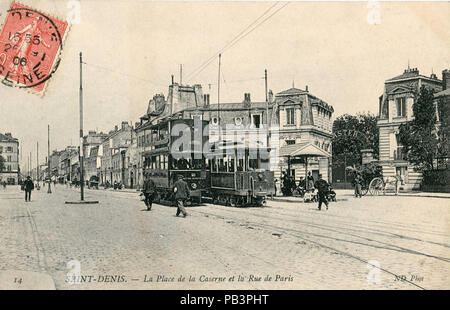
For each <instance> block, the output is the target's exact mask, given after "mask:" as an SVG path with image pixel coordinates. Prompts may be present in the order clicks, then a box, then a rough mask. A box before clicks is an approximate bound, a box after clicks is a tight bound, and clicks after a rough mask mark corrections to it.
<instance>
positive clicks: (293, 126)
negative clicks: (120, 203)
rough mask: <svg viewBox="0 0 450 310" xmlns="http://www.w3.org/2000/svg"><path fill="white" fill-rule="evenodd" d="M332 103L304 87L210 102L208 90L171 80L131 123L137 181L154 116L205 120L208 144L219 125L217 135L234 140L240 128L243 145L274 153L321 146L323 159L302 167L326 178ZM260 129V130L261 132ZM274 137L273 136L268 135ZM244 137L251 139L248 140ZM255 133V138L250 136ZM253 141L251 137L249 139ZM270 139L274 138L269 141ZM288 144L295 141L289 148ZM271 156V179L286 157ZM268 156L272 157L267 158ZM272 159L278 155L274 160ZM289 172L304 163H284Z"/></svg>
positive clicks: (297, 171)
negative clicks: (229, 130) (260, 99)
mask: <svg viewBox="0 0 450 310" xmlns="http://www.w3.org/2000/svg"><path fill="white" fill-rule="evenodd" d="M333 111H334V110H333V107H332V106H330V105H328V104H327V103H325V102H324V101H323V100H321V99H319V98H318V97H316V96H314V95H312V94H311V93H309V91H308V89H307V88H306V90H300V89H297V88H291V89H288V90H286V91H283V92H280V93H278V94H276V95H275V98H274V96H273V94H272V91H269V93H268V100H267V102H266V101H263V102H255V101H252V100H251V94H250V93H245V94H244V98H243V101H241V102H235V103H220V104H218V103H211V102H210V100H209V94H203V91H202V87H201V85H194V86H187V85H179V84H177V83H173V84H172V85H170V86H169V92H168V98H167V100H166V99H165V97H164V95H161V94H158V95H155V96H154V97H153V99H152V100H150V102H149V104H148V108H147V112H146V114H145V115H143V116H142V117H141V118H140V122H139V123H138V124H137V125H136V136H137V152H138V154H139V155H138V164H137V171H138V181H139V184H140V185H141V184H142V183H143V178H142V166H143V158H144V156H145V154H146V152H149V149H148V141H150V136H151V135H152V134H153V133H151V132H150V130H149V129H148V127H149V126H150V125H151V124H154V123H156V122H157V121H158V120H162V119H165V118H167V117H169V116H170V117H175V118H195V117H198V118H200V119H202V120H206V121H209V122H210V127H209V129H210V131H209V137H210V141H211V142H213V141H215V140H217V139H218V133H219V128H221V130H222V131H221V139H223V140H227V139H235V138H234V137H231V136H235V135H236V132H239V131H240V130H241V132H245V134H246V136H245V137H244V138H243V139H245V140H251V141H247V142H248V143H257V144H258V145H265V146H267V145H268V146H269V147H270V148H271V149H272V152H274V154H278V152H279V150H281V148H283V147H284V146H286V145H290V149H292V150H295V149H298V148H301V147H304V146H305V144H306V146H309V145H312V147H313V148H317V149H321V150H323V152H322V153H323V154H326V156H327V158H324V159H321V160H314V159H313V160H311V161H309V162H308V167H309V169H308V171H312V172H313V174H314V175H315V176H316V177H317V176H318V174H319V173H322V174H323V176H324V177H325V178H328V176H329V172H328V171H329V166H330V159H331V158H330V156H331V154H330V153H331V137H332V135H331V129H332V120H331V118H332V114H333ZM230 125H231V127H233V131H232V133H231V134H229V133H227V132H226V129H227V126H230ZM261 133H264V134H263V135H262V134H261ZM274 136H276V137H277V139H276V140H275V139H272V137H274ZM248 137H251V138H250V139H249V138H248ZM255 137H256V139H255ZM255 140H256V141H255ZM274 141H275V142H274ZM292 145H295V146H294V147H292ZM274 158H275V156H272V155H271V163H272V165H271V169H272V170H274V171H275V177H279V176H280V174H281V170H285V169H287V167H288V164H287V162H286V160H284V159H283V158H280V160H279V161H278V160H275V159H274ZM272 159H274V160H273V161H272ZM277 159H278V158H277ZM290 168H291V171H290V173H291V174H292V175H297V176H298V175H302V173H303V174H304V172H305V168H304V163H302V162H300V161H297V162H295V161H294V162H293V163H292V165H291V166H290Z"/></svg>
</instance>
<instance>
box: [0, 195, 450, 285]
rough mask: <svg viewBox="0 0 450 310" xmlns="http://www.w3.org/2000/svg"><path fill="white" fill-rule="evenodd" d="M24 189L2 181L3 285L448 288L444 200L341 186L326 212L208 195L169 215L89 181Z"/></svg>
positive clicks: (449, 211)
mask: <svg viewBox="0 0 450 310" xmlns="http://www.w3.org/2000/svg"><path fill="white" fill-rule="evenodd" d="M22 196H23V192H21V191H20V190H19V189H18V188H17V187H8V189H7V190H6V191H3V190H2V189H0V235H1V237H0V238H1V240H2V242H1V244H0V282H1V281H3V287H4V286H5V283H6V282H8V284H11V283H10V282H14V281H16V282H17V281H18V282H20V283H14V284H13V285H12V287H13V288H22V287H30V286H31V287H36V286H39V285H41V286H44V284H45V283H47V282H46V281H48V279H50V280H53V281H54V285H55V286H56V288H57V289H129V288H130V289H179V288H189V289H449V288H450V282H449V280H448V279H449V278H450V251H449V248H450V225H449V223H450V208H449V205H448V199H439V198H422V197H394V196H386V197H363V198H362V199H355V198H352V197H346V200H345V201H338V202H337V203H332V204H331V206H330V209H329V210H328V211H326V210H322V211H318V210H317V209H316V205H315V204H305V203H299V202H285V201H269V202H268V206H267V207H265V208H245V209H237V208H229V207H225V206H215V205H209V204H205V205H204V206H200V207H192V208H188V212H189V214H190V216H188V217H187V218H181V217H180V218H177V217H175V216H174V215H175V208H172V207H168V206H160V205H155V206H154V208H153V210H152V211H151V212H147V211H145V208H144V204H143V203H142V202H141V201H140V200H139V197H138V195H137V194H136V193H130V192H113V191H105V190H88V191H87V192H86V199H87V200H99V201H100V203H99V204H94V205H66V204H64V202H65V201H67V200H76V199H77V198H78V196H79V193H78V192H77V191H76V190H75V189H68V188H65V187H64V186H57V187H56V189H54V190H53V193H52V194H47V193H46V190H41V191H34V192H33V194H32V202H31V203H25V202H24V201H23V197H22ZM27 272H35V273H34V274H27ZM36 273H38V274H36ZM39 275H47V278H45V277H44V276H43V277H42V278H41V279H42V280H39ZM68 275H69V277H68ZM80 275H81V276H82V277H79V276H80ZM180 277H181V279H179V278H180ZM183 277H184V280H183V279H182V278H183ZM20 279H22V280H21V281H20ZM68 279H70V280H72V279H75V280H77V281H78V283H76V284H71V283H70V281H68ZM179 280H183V281H179ZM190 280H191V281H190ZM240 280H243V281H240ZM79 282H81V283H79ZM1 285H2V283H0V287H1ZM44 287H47V286H44Z"/></svg>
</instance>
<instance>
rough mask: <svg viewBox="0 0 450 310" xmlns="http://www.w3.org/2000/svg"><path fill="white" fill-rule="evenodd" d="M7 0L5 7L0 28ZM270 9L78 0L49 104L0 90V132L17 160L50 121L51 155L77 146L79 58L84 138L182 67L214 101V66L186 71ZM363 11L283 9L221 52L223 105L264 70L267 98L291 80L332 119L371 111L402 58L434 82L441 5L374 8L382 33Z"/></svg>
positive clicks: (137, 109) (257, 94) (49, 8)
mask: <svg viewBox="0 0 450 310" xmlns="http://www.w3.org/2000/svg"><path fill="white" fill-rule="evenodd" d="M7 2H9V0H8V1H6V0H5V1H4V0H2V1H1V3H0V13H1V15H0V20H3V18H4V16H5V12H6V10H7V8H8V7H9V3H7ZM20 2H21V3H23V4H26V5H29V6H31V7H33V8H35V9H38V10H41V11H43V12H45V13H48V12H50V13H51V14H53V15H59V16H62V17H65V16H66V15H67V13H68V12H69V9H68V8H67V3H68V2H69V1H68V0H60V1H59V0H41V1H40V0H21V1H20ZM272 5H273V3H272V2H232V3H221V2H214V3H212V2H187V3H181V2H169V3H162V2H149V1H111V0H108V1H97V0H88V1H86V0H82V1H81V23H80V24H75V25H72V27H71V29H70V32H69V34H68V36H67V38H66V41H65V45H64V50H63V56H62V58H63V59H62V62H61V65H60V67H59V68H58V71H57V72H56V73H55V75H54V76H53V77H52V78H51V80H50V81H49V85H48V87H47V91H46V94H45V96H44V97H42V98H41V97H38V96H36V95H32V94H29V93H27V92H25V91H23V90H20V89H12V88H10V87H6V86H3V85H1V84H0V132H2V133H5V132H11V133H12V134H13V136H14V137H17V138H19V139H20V142H21V144H22V148H23V154H22V162H23V163H25V162H26V160H27V158H28V156H29V154H30V152H32V158H33V165H34V164H35V162H36V142H37V141H39V145H40V151H39V152H40V161H41V162H43V160H44V159H45V156H46V153H47V124H50V126H51V149H52V150H53V149H56V148H57V149H62V148H64V147H65V146H67V145H70V144H71V143H72V144H73V145H78V143H79V138H78V135H79V118H78V115H79V114H78V87H79V84H78V83H79V80H78V79H79V71H78V66H79V65H78V53H79V52H80V51H82V52H83V57H84V61H85V62H86V63H88V64H91V65H85V66H84V71H83V80H84V113H85V118H84V131H85V133H87V131H88V130H96V129H98V130H102V131H104V132H107V131H109V130H111V129H112V128H114V125H119V124H120V122H121V121H122V120H126V121H132V122H133V123H134V122H135V121H138V119H139V116H141V115H143V114H144V113H145V111H146V108H147V103H148V100H149V99H150V98H152V97H153V95H154V94H155V93H164V95H165V96H167V91H168V85H169V83H170V79H171V78H170V76H171V74H174V75H175V81H176V82H178V81H179V64H183V73H184V74H183V76H184V78H183V84H185V83H188V84H194V83H199V84H202V85H203V90H204V92H205V93H207V92H210V94H211V102H216V100H217V88H216V86H217V72H218V65H217V63H218V61H217V59H216V60H215V61H214V62H212V63H211V64H210V65H209V66H208V67H207V68H206V69H205V70H203V71H202V72H201V73H200V74H199V75H197V76H196V78H195V79H191V80H186V76H187V74H189V73H190V72H192V71H193V70H194V69H195V68H197V67H198V66H200V65H201V64H202V63H203V62H204V61H205V60H207V59H208V58H210V57H211V56H212V55H214V54H215V53H216V52H218V51H219V50H220V49H221V48H222V47H223V46H225V44H227V42H229V41H230V40H231V39H233V38H234V37H235V36H236V35H237V34H238V33H239V32H241V31H242V30H243V29H244V28H245V27H246V26H248V25H249V24H250V23H251V22H253V21H254V20H255V19H256V18H258V17H259V16H260V15H261V14H262V13H263V12H264V11H265V10H266V9H268V8H269V7H270V6H272ZM281 6H282V3H280V4H279V5H278V7H281ZM368 12H369V9H368V7H367V2H345V3H342V2H340V3H338V2H326V3H325V2H316V3H309V2H300V3H290V4H289V5H287V6H286V7H285V8H283V9H282V10H280V11H279V12H278V13H276V14H275V15H274V16H272V17H271V18H270V19H268V20H267V21H266V22H265V23H263V24H262V25H261V26H259V27H258V28H256V30H254V31H253V32H252V33H250V34H249V35H248V36H246V37H245V38H244V39H242V40H240V41H239V42H238V43H237V44H236V45H234V46H233V47H232V48H230V49H228V50H227V51H225V52H224V53H223V55H222V67H221V68H222V72H223V76H222V79H223V80H222V82H221V83H222V84H221V102H238V101H242V100H243V97H244V93H245V92H250V93H251V99H252V100H254V101H258V100H261V101H262V100H264V98H265V95H264V80H263V76H264V69H267V70H268V75H269V89H272V90H273V92H274V93H277V92H279V91H282V90H285V89H288V88H290V87H292V83H293V81H295V87H297V88H301V89H304V88H305V85H308V86H309V90H310V92H311V93H312V94H314V95H316V96H318V97H319V98H321V99H323V100H325V101H326V102H328V103H329V104H331V105H333V107H334V109H335V115H334V116H335V117H336V116H339V115H342V114H344V113H350V114H355V113H357V112H364V111H370V112H373V113H377V111H378V96H379V95H380V94H381V93H382V91H383V83H384V81H385V80H386V79H388V78H391V77H394V76H396V75H399V74H401V73H403V70H404V69H405V68H406V67H407V64H408V60H409V61H410V64H411V67H417V68H418V69H419V70H420V73H421V74H424V75H427V76H429V75H430V74H431V70H432V69H433V70H434V72H435V73H436V74H437V75H438V77H439V78H441V72H442V70H443V69H445V68H450V57H449V56H450V18H449V16H450V4H449V3H448V2H433V3H430V2H428V3H421V2H414V3H390V2H381V3H380V16H381V24H379V25H370V24H368V22H367V15H368ZM99 67H101V68H105V69H100V68H99ZM242 80H245V81H242ZM209 83H210V84H212V85H211V90H210V91H209V87H208V84H209Z"/></svg>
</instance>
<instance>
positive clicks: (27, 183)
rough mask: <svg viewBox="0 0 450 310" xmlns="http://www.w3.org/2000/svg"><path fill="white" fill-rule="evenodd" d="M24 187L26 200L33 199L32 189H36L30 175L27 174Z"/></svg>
mask: <svg viewBox="0 0 450 310" xmlns="http://www.w3.org/2000/svg"><path fill="white" fill-rule="evenodd" d="M23 189H24V190H25V201H28V202H30V201H31V191H32V190H33V189H34V183H33V181H32V180H31V177H30V176H27V179H26V180H25V182H24V186H23Z"/></svg>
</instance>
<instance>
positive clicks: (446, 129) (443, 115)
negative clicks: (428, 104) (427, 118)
mask: <svg viewBox="0 0 450 310" xmlns="http://www.w3.org/2000/svg"><path fill="white" fill-rule="evenodd" d="M438 111H439V127H438V139H439V146H438V156H439V157H447V158H448V157H450V97H449V96H446V97H443V98H440V99H439V101H438Z"/></svg>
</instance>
